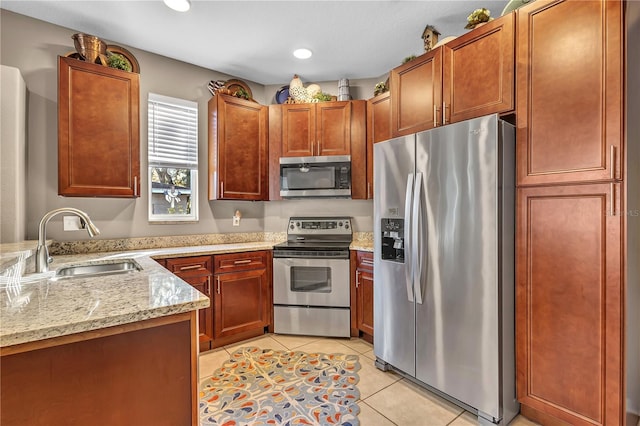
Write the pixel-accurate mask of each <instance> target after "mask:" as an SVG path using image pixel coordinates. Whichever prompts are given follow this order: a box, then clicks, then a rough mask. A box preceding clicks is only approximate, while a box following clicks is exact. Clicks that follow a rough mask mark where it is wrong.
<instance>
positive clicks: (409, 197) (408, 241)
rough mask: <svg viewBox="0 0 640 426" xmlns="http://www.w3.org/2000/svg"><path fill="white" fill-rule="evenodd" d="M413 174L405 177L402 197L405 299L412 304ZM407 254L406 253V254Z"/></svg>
mask: <svg viewBox="0 0 640 426" xmlns="http://www.w3.org/2000/svg"><path fill="white" fill-rule="evenodd" d="M413 193H414V190H413V173H409V175H408V176H407V192H406V193H405V195H404V228H405V229H404V250H405V256H404V259H405V268H404V274H405V284H406V286H407V299H408V300H409V302H413V289H412V288H411V287H412V282H413V262H412V261H411V260H412V258H411V256H412V254H413V242H412V235H411V205H412V202H413ZM407 252H408V253H407Z"/></svg>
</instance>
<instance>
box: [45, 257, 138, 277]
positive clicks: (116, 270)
mask: <svg viewBox="0 0 640 426" xmlns="http://www.w3.org/2000/svg"><path fill="white" fill-rule="evenodd" d="M141 270H142V267H141V266H140V265H139V264H138V262H136V261H135V260H133V259H118V260H105V261H96V262H91V263H84V264H81V265H71V266H65V267H62V268H60V269H58V270H57V271H56V277H57V278H71V277H86V276H95V275H112V274H123V273H127V272H136V271H141Z"/></svg>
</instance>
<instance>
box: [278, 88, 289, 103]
mask: <svg viewBox="0 0 640 426" xmlns="http://www.w3.org/2000/svg"><path fill="white" fill-rule="evenodd" d="M288 97H289V86H282V87H281V88H279V89H278V91H277V92H276V102H277V103H279V104H283V103H285V101H286V100H287V98H288Z"/></svg>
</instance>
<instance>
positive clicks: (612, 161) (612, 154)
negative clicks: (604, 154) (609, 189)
mask: <svg viewBox="0 0 640 426" xmlns="http://www.w3.org/2000/svg"><path fill="white" fill-rule="evenodd" d="M615 161H616V147H615V146H613V145H611V150H610V152H609V162H610V164H609V173H610V177H611V180H614V179H615V178H616V170H615V164H616V163H615Z"/></svg>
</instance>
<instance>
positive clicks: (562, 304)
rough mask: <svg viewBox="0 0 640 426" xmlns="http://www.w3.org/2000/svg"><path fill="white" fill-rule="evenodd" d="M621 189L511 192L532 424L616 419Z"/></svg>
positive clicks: (525, 398)
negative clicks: (550, 418) (547, 418)
mask: <svg viewBox="0 0 640 426" xmlns="http://www.w3.org/2000/svg"><path fill="white" fill-rule="evenodd" d="M577 3H582V2H577ZM621 186H622V185H621V184H619V183H617V184H613V183H611V184H606V183H601V184H592V185H589V184H586V185H585V184H582V185H567V186H542V187H523V188H520V189H518V206H517V208H518V212H517V217H518V224H517V226H518V230H517V238H516V255H517V259H516V262H517V263H516V264H517V267H516V307H517V309H516V365H517V390H518V400H519V401H520V402H521V403H522V406H521V409H522V412H523V414H524V415H525V416H527V417H531V418H532V419H533V420H537V421H538V422H540V423H543V424H546V423H547V421H545V419H544V418H543V417H536V416H537V415H538V414H537V413H543V415H549V416H553V417H554V418H556V419H560V420H562V421H564V422H566V424H571V425H585V426H586V425H590V426H592V425H611V426H617V425H621V424H623V423H622V422H623V419H624V417H623V416H624V410H623V406H624V383H623V377H624V361H623V360H624V345H623V341H622V339H623V335H622V333H623V331H624V287H623V281H622V257H621V256H622V255H621V247H622V245H621V244H620V241H621V238H622V235H621V232H622V216H621V215H620V206H621V202H620V199H621V193H620V190H621ZM530 409H533V410H536V412H533V413H532V412H531V410H530ZM534 414H535V415H534ZM548 423H549V424H556V423H552V422H551V421H549V422H548ZM563 424H565V423H563Z"/></svg>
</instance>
